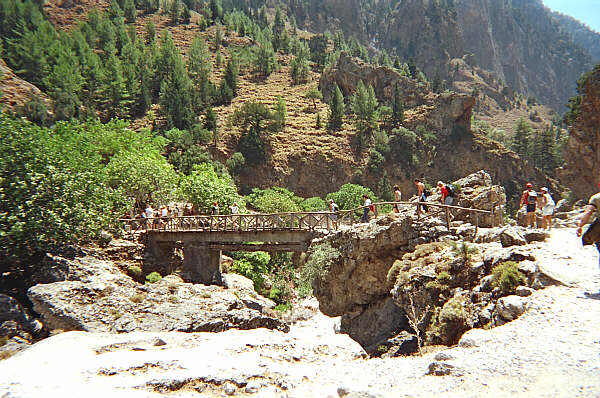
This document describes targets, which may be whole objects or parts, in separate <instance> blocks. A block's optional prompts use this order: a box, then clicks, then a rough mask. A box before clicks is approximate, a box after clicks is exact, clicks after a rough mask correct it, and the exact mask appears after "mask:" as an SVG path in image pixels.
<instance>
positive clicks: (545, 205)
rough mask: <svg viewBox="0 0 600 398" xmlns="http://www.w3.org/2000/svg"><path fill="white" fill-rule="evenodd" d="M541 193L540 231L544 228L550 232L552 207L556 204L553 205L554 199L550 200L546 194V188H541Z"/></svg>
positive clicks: (550, 197)
mask: <svg viewBox="0 0 600 398" xmlns="http://www.w3.org/2000/svg"><path fill="white" fill-rule="evenodd" d="M541 191H542V192H541V197H540V201H541V205H542V229H546V227H548V230H551V229H552V215H553V214H554V206H556V203H554V199H552V196H550V194H549V193H548V188H546V187H543V188H542V189H541Z"/></svg>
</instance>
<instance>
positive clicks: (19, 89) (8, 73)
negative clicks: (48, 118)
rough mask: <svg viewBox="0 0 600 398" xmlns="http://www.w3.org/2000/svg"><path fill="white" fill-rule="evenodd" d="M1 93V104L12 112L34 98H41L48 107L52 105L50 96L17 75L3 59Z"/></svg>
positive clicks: (0, 75) (0, 69) (1, 63)
mask: <svg viewBox="0 0 600 398" xmlns="http://www.w3.org/2000/svg"><path fill="white" fill-rule="evenodd" d="M0 93H1V94H0V104H2V105H4V106H6V108H7V109H9V110H11V111H18V110H19V108H20V107H22V106H24V105H25V104H27V103H28V102H29V101H31V99H32V98H34V97H35V98H39V99H40V100H41V101H42V102H43V103H44V104H45V105H46V106H47V107H50V105H51V100H50V99H49V98H48V96H46V95H45V94H44V93H42V92H41V91H40V89H39V88H37V87H36V86H34V85H33V84H31V83H29V82H26V81H25V80H23V79H21V78H19V77H18V76H17V75H15V74H14V72H13V71H12V70H11V69H10V68H9V67H8V66H6V63H5V62H4V60H3V59H2V58H0Z"/></svg>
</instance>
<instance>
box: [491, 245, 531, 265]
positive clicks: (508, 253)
mask: <svg viewBox="0 0 600 398" xmlns="http://www.w3.org/2000/svg"><path fill="white" fill-rule="evenodd" d="M524 260H531V261H535V257H533V255H532V254H531V253H530V252H529V251H528V250H526V249H524V248H522V247H503V248H490V249H488V250H486V251H485V253H484V256H483V262H484V263H485V265H486V267H490V268H491V267H494V266H496V265H498V264H499V263H503V262H505V261H515V262H519V261H524Z"/></svg>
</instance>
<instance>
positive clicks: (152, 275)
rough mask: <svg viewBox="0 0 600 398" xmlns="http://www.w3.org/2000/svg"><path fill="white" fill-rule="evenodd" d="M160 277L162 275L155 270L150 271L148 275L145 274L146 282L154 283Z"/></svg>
mask: <svg viewBox="0 0 600 398" xmlns="http://www.w3.org/2000/svg"><path fill="white" fill-rule="evenodd" d="M161 279H162V276H161V275H160V274H159V273H158V272H156V271H154V272H150V273H149V274H148V275H146V283H156V282H158V281H160V280H161Z"/></svg>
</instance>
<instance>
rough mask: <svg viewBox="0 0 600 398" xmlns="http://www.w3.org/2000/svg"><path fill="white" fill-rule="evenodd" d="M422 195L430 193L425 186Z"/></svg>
mask: <svg viewBox="0 0 600 398" xmlns="http://www.w3.org/2000/svg"><path fill="white" fill-rule="evenodd" d="M423 195H425V197H427V196H430V195H431V191H430V190H429V189H427V188H425V189H424V190H423Z"/></svg>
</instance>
